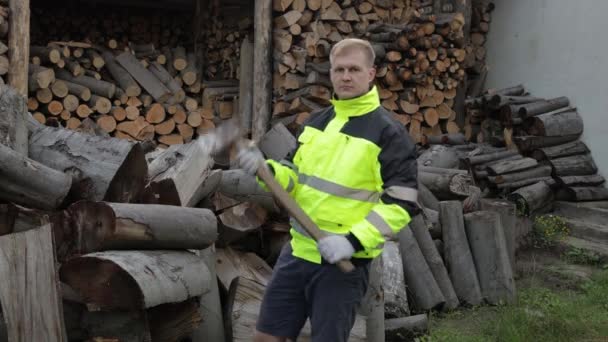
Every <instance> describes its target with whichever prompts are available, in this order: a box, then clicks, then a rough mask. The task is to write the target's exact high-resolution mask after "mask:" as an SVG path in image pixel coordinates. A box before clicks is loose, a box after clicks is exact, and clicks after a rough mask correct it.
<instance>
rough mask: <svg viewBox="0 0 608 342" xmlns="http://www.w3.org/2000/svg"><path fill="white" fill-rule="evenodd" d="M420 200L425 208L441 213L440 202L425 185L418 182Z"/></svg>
mask: <svg viewBox="0 0 608 342" xmlns="http://www.w3.org/2000/svg"><path fill="white" fill-rule="evenodd" d="M418 199H419V201H420V204H422V206H423V207H425V208H428V209H432V210H435V211H439V200H438V199H437V197H435V195H434V194H433V193H432V192H431V190H429V188H427V187H426V186H425V185H424V184H422V183H420V181H418Z"/></svg>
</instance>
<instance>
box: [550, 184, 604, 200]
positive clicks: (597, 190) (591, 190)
mask: <svg viewBox="0 0 608 342" xmlns="http://www.w3.org/2000/svg"><path fill="white" fill-rule="evenodd" d="M555 197H556V199H558V200H560V201H574V202H581V201H604V200H607V199H608V189H607V188H605V187H603V186H571V187H567V188H562V189H559V190H558V191H557V194H556V196H555Z"/></svg>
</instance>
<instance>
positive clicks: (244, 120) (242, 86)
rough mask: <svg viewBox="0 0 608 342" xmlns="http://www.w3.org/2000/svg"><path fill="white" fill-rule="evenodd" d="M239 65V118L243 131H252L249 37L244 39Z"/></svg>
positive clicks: (251, 77) (250, 48)
mask: <svg viewBox="0 0 608 342" xmlns="http://www.w3.org/2000/svg"><path fill="white" fill-rule="evenodd" d="M240 53H241V55H240V65H239V81H240V83H239V110H238V113H239V120H240V122H241V126H242V127H241V129H243V133H245V134H247V133H249V132H250V131H251V117H252V111H253V107H252V106H253V102H252V101H253V54H254V51H253V43H252V42H251V41H250V40H249V37H247V38H245V39H243V42H242V43H241V50H240Z"/></svg>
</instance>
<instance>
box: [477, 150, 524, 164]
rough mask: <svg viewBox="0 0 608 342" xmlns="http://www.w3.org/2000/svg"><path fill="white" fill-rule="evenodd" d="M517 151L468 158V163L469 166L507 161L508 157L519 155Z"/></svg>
mask: <svg viewBox="0 0 608 342" xmlns="http://www.w3.org/2000/svg"><path fill="white" fill-rule="evenodd" d="M518 154H519V153H518V152H517V151H502V152H492V153H488V154H482V155H475V156H471V157H468V158H466V162H467V164H468V165H479V164H483V163H489V162H494V161H496V160H500V159H505V158H508V157H512V156H515V155H518Z"/></svg>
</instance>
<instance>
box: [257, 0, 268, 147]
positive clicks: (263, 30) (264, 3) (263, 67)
mask: <svg viewBox="0 0 608 342" xmlns="http://www.w3.org/2000/svg"><path fill="white" fill-rule="evenodd" d="M254 13H255V15H254V21H255V24H254V26H255V33H254V38H255V47H254V52H253V82H254V84H255V87H254V88H253V117H252V120H253V122H252V139H253V140H254V141H259V140H260V139H261V138H262V137H263V136H264V133H266V129H267V127H268V122H269V120H270V115H271V113H272V111H271V110H272V108H271V102H272V64H271V60H270V59H271V56H272V46H271V44H272V43H271V38H272V1H271V0H256V1H255V12H254Z"/></svg>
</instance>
